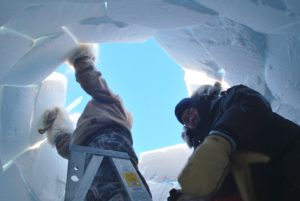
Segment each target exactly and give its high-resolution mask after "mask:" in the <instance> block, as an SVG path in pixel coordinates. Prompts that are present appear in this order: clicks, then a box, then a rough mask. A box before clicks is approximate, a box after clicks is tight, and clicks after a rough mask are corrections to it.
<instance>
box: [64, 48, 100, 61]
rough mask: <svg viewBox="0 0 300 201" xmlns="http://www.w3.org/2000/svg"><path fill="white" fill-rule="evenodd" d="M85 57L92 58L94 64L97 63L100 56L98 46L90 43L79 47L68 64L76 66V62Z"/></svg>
mask: <svg viewBox="0 0 300 201" xmlns="http://www.w3.org/2000/svg"><path fill="white" fill-rule="evenodd" d="M85 56H88V57H90V58H91V59H92V60H93V61H94V62H96V60H97V56H98V46H97V45H95V44H90V43H82V44H80V45H79V47H78V48H77V49H76V50H74V52H73V54H72V55H71V56H70V58H69V59H68V63H69V64H70V65H71V66H74V62H75V61H76V59H78V58H80V57H85Z"/></svg>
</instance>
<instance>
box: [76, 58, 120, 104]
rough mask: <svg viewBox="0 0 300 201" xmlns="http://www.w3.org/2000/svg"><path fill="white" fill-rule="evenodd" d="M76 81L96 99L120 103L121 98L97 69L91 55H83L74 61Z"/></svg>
mask: <svg viewBox="0 0 300 201" xmlns="http://www.w3.org/2000/svg"><path fill="white" fill-rule="evenodd" d="M74 68H75V76H76V81H77V82H78V83H79V84H80V85H81V87H82V88H83V89H84V90H85V91H86V93H88V94H89V95H91V96H92V97H93V98H94V99H95V100H97V101H100V102H105V103H118V102H120V99H119V97H118V96H117V95H115V94H114V93H112V91H111V90H110V89H109V88H108V86H107V84H106V81H105V80H104V79H103V78H102V76H101V73H100V72H99V71H97V70H96V68H95V65H94V61H93V60H92V59H91V58H90V57H81V58H79V59H77V60H76V61H75V63H74Z"/></svg>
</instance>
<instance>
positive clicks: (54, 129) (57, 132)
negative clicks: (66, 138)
mask: <svg viewBox="0 0 300 201" xmlns="http://www.w3.org/2000/svg"><path fill="white" fill-rule="evenodd" d="M55 109H56V110H58V112H57V116H56V118H55V120H54V122H53V124H52V126H51V127H50V128H49V129H48V130H47V140H48V142H49V143H50V144H51V145H52V146H55V143H56V142H57V139H58V138H61V136H63V135H66V134H67V135H72V133H73V131H74V125H73V122H72V121H71V119H70V117H69V115H68V113H67V111H66V110H65V109H64V108H58V107H56V108H55Z"/></svg>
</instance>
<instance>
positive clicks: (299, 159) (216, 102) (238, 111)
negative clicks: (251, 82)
mask: <svg viewBox="0 0 300 201" xmlns="http://www.w3.org/2000/svg"><path fill="white" fill-rule="evenodd" d="M202 98H205V97H202ZM200 116H201V114H200ZM202 118H207V119H206V120H205V121H206V122H209V123H208V125H207V126H206V127H205V128H204V129H202V128H198V129H197V130H196V131H192V132H190V135H191V136H190V137H191V138H192V141H193V143H192V144H194V147H196V146H198V145H199V144H201V142H199V143H198V141H202V140H203V139H204V138H205V137H206V136H207V135H209V134H210V133H222V134H224V135H225V136H226V137H227V139H229V140H230V142H231V143H232V145H233V147H234V149H235V152H243V151H250V152H256V153H261V154H264V155H267V156H269V157H270V158H271V160H270V162H269V163H267V164H263V165H261V164H260V165H256V166H255V165H253V167H252V172H253V181H254V186H255V190H256V194H257V195H258V200H261V201H271V200H272V201H275V200H278V201H279V200H281V201H282V200H287V201H288V200H297V199H298V198H299V200H300V195H299V194H300V173H299V172H300V126H299V125H297V124H295V123H294V122H292V121H290V120H287V119H285V118H284V117H282V116H280V115H278V114H277V113H275V112H273V111H272V109H271V107H270V104H269V102H268V101H267V100H266V99H265V98H264V97H263V96H262V95H261V94H260V93H258V92H257V91H255V90H253V89H250V88H248V87H246V86H243V85H237V86H234V87H231V88H229V89H228V90H227V91H225V92H222V93H221V97H218V98H215V99H212V100H210V107H209V116H207V117H203V116H202ZM289 185H294V187H290V186H289ZM292 188H294V190H292V191H293V192H288V191H290V190H291V189H292ZM298 188H299V189H298ZM224 189H225V190H226V189H230V188H228V186H227V187H225V186H223V188H221V190H224ZM297 189H298V190H297ZM222 193H224V192H222ZM225 194H226V192H225ZM287 196H292V197H293V198H287ZM297 196H299V197H297Z"/></svg>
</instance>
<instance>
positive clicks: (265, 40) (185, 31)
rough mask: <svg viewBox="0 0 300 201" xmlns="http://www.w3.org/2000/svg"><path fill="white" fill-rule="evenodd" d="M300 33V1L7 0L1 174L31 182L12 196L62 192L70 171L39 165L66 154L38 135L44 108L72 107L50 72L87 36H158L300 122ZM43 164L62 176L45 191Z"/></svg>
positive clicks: (186, 59)
mask: <svg viewBox="0 0 300 201" xmlns="http://www.w3.org/2000/svg"><path fill="white" fill-rule="evenodd" d="M299 33H300V1H298V0H227V1H220V0H151V1H149V0H122V1H120V0H110V1H105V0H64V1H57V0H44V1H38V0H27V1H23V0H2V1H1V6H0V44H1V45H0V60H1V62H0V85H1V86H0V103H1V105H0V145H1V147H0V162H1V163H2V169H1V177H2V178H3V177H6V176H5V174H13V175H14V177H15V178H16V180H18V179H21V178H22V181H21V180H20V181H18V185H19V186H20V189H25V188H26V189H30V191H29V192H30V193H29V195H25V194H26V193H21V192H23V191H21V190H20V196H21V195H22V196H21V197H22V198H23V199H15V198H11V199H8V200H12V201H13V200H25V197H26V196H27V197H28V199H33V200H43V201H44V200H45V201H47V200H60V199H62V194H63V192H62V191H61V188H59V186H60V185H62V186H63V181H62V180H61V178H62V177H63V176H62V175H63V173H62V172H61V169H60V168H59V167H57V170H56V172H51V171H49V172H48V168H47V167H48V166H51V165H50V164H48V162H45V164H47V167H46V166H43V165H41V164H39V163H38V162H37V161H38V160H46V159H45V158H49V160H55V161H56V160H62V159H58V157H54V156H52V154H53V155H55V153H54V152H53V151H51V150H53V149H51V148H50V147H47V145H46V144H45V143H44V144H42V145H41V146H40V148H36V149H29V148H28V147H31V146H33V145H35V144H36V143H37V142H39V141H40V140H42V139H43V136H40V135H39V134H38V133H37V132H36V129H37V127H38V125H39V123H40V122H39V119H40V116H41V114H42V111H43V110H44V109H45V108H47V107H51V106H53V105H56V104H58V105H60V106H63V105H64V100H65V88H64V87H61V86H65V85H64V84H66V83H65V80H64V79H63V78H62V79H58V80H61V81H57V79H52V78H51V79H50V80H49V78H47V77H48V76H49V75H50V74H51V73H52V72H53V71H54V70H55V69H56V68H57V67H58V66H59V65H60V64H61V63H63V62H64V61H65V60H66V58H68V56H69V55H70V54H71V52H72V50H73V49H74V48H75V47H76V46H77V45H78V43H80V42H88V43H107V42H142V41H145V40H147V39H149V38H155V39H156V41H158V43H159V44H160V45H161V47H162V48H163V49H164V50H165V51H166V52H167V53H168V54H169V55H170V56H171V57H172V58H173V59H174V60H175V61H176V62H177V63H178V64H179V65H180V66H181V67H182V68H183V69H184V70H185V71H186V72H187V74H190V72H195V71H196V72H200V73H202V74H205V75H207V76H208V77H209V78H210V79H211V81H210V82H213V80H224V81H225V82H226V83H228V84H229V85H235V84H245V85H248V86H250V87H252V88H254V89H257V90H258V91H260V92H261V93H263V94H264V95H265V96H266V97H267V98H268V99H269V100H270V101H271V103H272V107H273V109H274V111H277V112H279V113H280V114H282V115H283V116H285V117H286V118H288V119H291V120H293V121H295V122H297V123H300V105H299V100H300V79H299V78H300V68H299V56H298V55H299V54H300V34H299ZM162 68H163V66H162ZM186 77H187V82H186V83H187V89H188V90H189V91H192V90H193V89H194V88H195V87H196V85H197V84H207V83H203V82H204V81H203V79H202V77H198V78H197V77H196V80H197V79H198V81H199V82H194V81H193V82H190V81H189V79H190V78H189V76H186ZM46 78H47V79H46ZM63 80H64V81H63ZM205 82H206V81H205ZM27 159H28V160H27ZM26 161H27V162H26ZM49 163H50V162H49ZM62 163H63V164H60V163H55V164H60V165H62V166H64V165H65V162H62ZM29 167H30V168H29ZM163 167H164V166H162V167H161V168H163ZM37 169H39V170H40V171H41V172H47V173H49V174H46V175H45V177H43V179H45V180H47V179H49V180H50V179H51V178H52V179H53V177H55V178H56V180H55V181H56V182H54V183H55V184H54V183H53V180H52V181H49V182H47V183H48V185H47V186H44V187H45V188H41V184H40V183H39V181H38V177H39V176H40V175H36V174H35V172H37V171H33V170H37ZM62 169H64V168H62ZM29 170H31V171H29ZM46 170H47V171H46ZM148 171H149V170H147V172H148ZM58 172H61V173H58ZM150 172H151V173H150ZM150 172H149V174H150V175H153V174H154V173H153V172H152V171H150ZM145 174H147V173H145ZM50 175H51V178H50ZM53 175H55V176H53ZM157 176H158V175H157ZM158 177H159V176H158ZM153 178H156V176H151V178H149V179H153ZM154 181H155V182H157V180H156V179H154ZM1 182H3V180H0V183H1ZM61 182H62V183H61ZM151 182H153V180H151ZM56 184H58V185H56ZM1 185H3V184H1ZM11 185H14V184H11ZM23 187H24V188H23ZM60 187H61V186H60ZM56 188H57V189H56ZM46 190H47V191H49V192H53V191H56V192H58V193H57V194H50V193H49V194H47V193H46V192H45V191H46ZM159 193H160V192H159ZM14 196H15V195H14ZM51 196H54V197H51ZM29 197H30V198H29ZM154 197H155V199H157V200H163V198H162V197H163V196H162V197H161V198H162V199H160V198H158V197H159V196H156V195H154Z"/></svg>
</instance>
